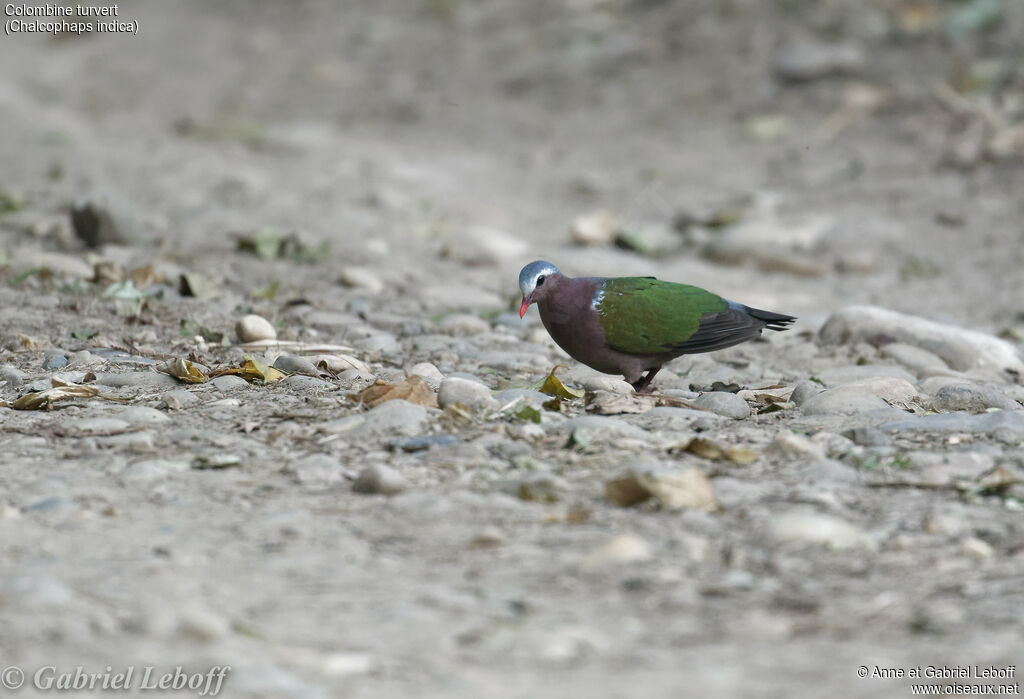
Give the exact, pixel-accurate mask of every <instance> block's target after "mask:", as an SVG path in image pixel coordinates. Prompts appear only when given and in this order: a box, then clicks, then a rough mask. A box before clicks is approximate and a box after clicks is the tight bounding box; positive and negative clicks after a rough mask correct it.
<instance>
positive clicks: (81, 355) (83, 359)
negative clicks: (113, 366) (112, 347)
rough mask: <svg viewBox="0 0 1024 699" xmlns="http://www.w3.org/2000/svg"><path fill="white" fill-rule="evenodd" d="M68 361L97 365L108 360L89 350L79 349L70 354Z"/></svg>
mask: <svg viewBox="0 0 1024 699" xmlns="http://www.w3.org/2000/svg"><path fill="white" fill-rule="evenodd" d="M68 361H69V362H70V363H71V364H73V365H75V366H96V365H97V364H103V363H104V362H105V361H106V360H105V359H103V357H99V356H97V355H95V354H93V353H92V352H90V351H89V350H79V351H78V352H72V353H71V354H69V355H68Z"/></svg>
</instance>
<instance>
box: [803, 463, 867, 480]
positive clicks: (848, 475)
mask: <svg viewBox="0 0 1024 699" xmlns="http://www.w3.org/2000/svg"><path fill="white" fill-rule="evenodd" d="M801 475H802V482H805V483H824V484H828V483H850V482H853V481H856V480H857V471H856V470H854V469H853V468H852V467H851V466H848V465H847V464H845V463H843V462H842V461H836V460H835V459H818V460H816V461H812V462H811V463H810V464H808V465H807V467H806V468H805V469H804V470H803V472H802V474H801Z"/></svg>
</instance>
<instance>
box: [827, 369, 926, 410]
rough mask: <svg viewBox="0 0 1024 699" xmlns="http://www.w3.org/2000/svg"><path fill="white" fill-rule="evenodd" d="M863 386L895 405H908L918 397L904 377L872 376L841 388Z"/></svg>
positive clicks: (912, 386)
mask: <svg viewBox="0 0 1024 699" xmlns="http://www.w3.org/2000/svg"><path fill="white" fill-rule="evenodd" d="M846 387H851V388H863V389H864V390H866V391H868V392H869V393H871V394H873V395H876V396H878V397H879V398H881V399H882V400H884V401H885V402H886V403H888V404H890V405H894V406H896V407H900V408H903V407H908V406H909V405H910V404H911V403H912V402H913V401H914V400H915V399H917V398H918V397H919V394H918V392H917V389H916V388H915V387H914V385H913V384H912V383H910V382H909V381H907V380H906V379H901V378H898V377H895V376H873V377H871V378H867V379H860V380H858V381H853V382H850V383H848V384H846V385H845V386H844V387H843V388H846Z"/></svg>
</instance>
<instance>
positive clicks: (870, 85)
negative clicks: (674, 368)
mask: <svg viewBox="0 0 1024 699" xmlns="http://www.w3.org/2000/svg"><path fill="white" fill-rule="evenodd" d="M120 13H121V17H120V19H122V20H125V21H131V20H136V21H137V22H138V26H139V32H138V35H137V36H136V35H131V34H98V33H94V34H92V35H86V36H84V37H81V38H78V37H73V36H71V35H62V36H58V37H52V36H45V35H43V36H41V35H31V34H26V33H22V34H19V35H16V36H6V37H4V38H3V40H2V41H0V62H2V65H3V71H2V75H0V119H2V120H3V121H2V123H3V133H4V138H3V139H2V140H0V161H2V162H3V164H4V166H3V170H2V171H0V192H2V197H3V211H4V214H3V216H2V217H0V232H2V235H3V239H2V243H3V245H4V246H5V250H6V253H7V255H6V256H7V257H8V258H9V260H8V261H9V262H11V263H12V264H13V266H14V268H15V271H17V270H18V269H21V271H24V269H25V268H27V266H29V265H33V264H35V263H36V262H38V260H34V259H33V258H32V254H35V253H31V254H30V252H28V251H29V250H36V249H43V250H50V251H53V250H63V251H75V250H81V249H82V248H83V247H87V245H85V241H83V240H82V237H81V235H78V236H76V234H75V231H74V230H71V231H70V232H69V231H68V230H66V226H67V223H66V218H67V217H66V212H67V210H68V209H69V207H71V206H72V205H75V204H76V203H77V204H78V205H82V204H84V203H89V202H93V203H95V205H96V206H97V207H99V208H101V209H105V210H109V211H110V212H112V216H114V217H115V218H117V219H118V221H119V222H120V224H119V225H117V226H116V229H117V230H116V232H111V233H110V234H109V235H110V236H112V237H113V238H115V240H114V241H113V242H116V243H126V244H128V245H137V244H140V243H141V244H144V245H146V246H149V247H150V249H151V250H152V248H153V247H155V248H157V249H159V250H161V251H164V252H167V251H170V252H171V253H172V254H173V255H177V256H179V257H183V258H186V259H190V260H195V261H200V262H201V261H202V260H206V261H208V262H209V263H211V264H223V263H226V259H227V258H223V259H220V260H218V258H217V257H216V253H217V252H225V253H226V252H231V251H233V250H235V246H236V243H237V235H233V234H238V233H239V232H241V233H246V232H249V233H252V232H254V231H255V232H259V231H267V230H271V231H276V232H278V233H279V234H280V235H282V236H285V235H289V234H292V233H295V234H296V235H298V236H300V237H301V239H302V241H303V244H306V245H308V246H311V247H313V248H316V246H318V245H322V244H323V243H327V245H328V247H327V248H320V249H321V251H322V252H323V255H321V256H320V258H321V260H322V261H324V262H334V263H340V262H342V261H346V262H348V263H356V264H360V265H366V266H369V267H373V268H376V271H377V273H378V274H379V276H380V277H381V279H382V280H383V281H384V283H385V284H387V285H389V286H394V285H401V287H402V288H414V287H415V286H416V285H417V284H423V283H427V282H429V281H430V280H431V279H435V280H436V279H437V278H438V275H445V274H461V275H463V276H464V277H466V278H469V279H473V278H475V279H478V280H480V281H481V283H485V284H487V285H488V286H489V287H490V288H492V289H493V290H494V291H496V292H500V293H501V294H502V295H503V296H505V295H512V294H513V292H514V287H515V279H514V277H515V272H516V271H517V270H518V269H519V267H520V266H522V264H523V263H524V262H526V261H529V260H530V259H534V258H537V257H542V256H543V257H549V258H551V259H552V261H554V262H556V263H557V264H560V265H561V266H562V267H564V268H565V269H566V270H567V271H569V272H571V273H573V272H576V273H609V274H614V273H632V272H637V273H639V272H644V273H657V274H659V275H661V276H666V277H671V278H675V279H677V280H679V281H693V282H695V283H699V284H705V285H708V286H710V287H711V288H713V289H717V290H720V291H722V292H723V293H729V294H732V295H733V296H738V297H740V298H748V299H749V302H750V303H755V302H757V303H762V304H763V303H777V302H785V303H786V304H787V307H788V308H789V309H790V311H796V312H800V313H803V314H804V315H805V316H806V314H808V313H811V314H812V315H813V314H817V315H820V316H823V315H824V313H826V312H827V311H828V309H829V307H831V306H833V305H835V304H838V303H849V302H855V301H868V302H873V303H879V304H881V305H886V306H890V307H894V308H898V309H902V310H910V311H926V313H925V314H926V315H930V316H932V317H937V318H939V319H946V320H954V321H957V322H966V321H968V320H969V321H970V324H972V325H973V324H977V325H981V326H984V327H986V328H988V329H999V328H998V327H997V326H1007V325H1012V324H1013V323H1015V322H1017V320H1016V314H1017V313H1019V312H1020V302H1019V293H1018V288H1019V286H1020V281H1021V267H1022V262H1024V246H1021V242H1022V236H1024V231H1022V227H1021V224H1020V219H1021V215H1022V214H1024V198H1022V197H1021V196H1020V193H1021V192H1022V191H1024V189H1022V172H1024V64H1022V54H1024V5H1022V3H1019V2H1010V1H1005V0H865V1H861V0H819V1H817V2H802V1H800V0H771V1H762V0H685V1H676V2H672V1H670V0H573V1H572V2H564V3H548V2H530V1H527V2H516V3H506V2H465V1H460V0H423V1H416V2H357V1H354V2H346V3H342V4H336V3H331V2H316V1H313V0H309V1H298V0H296V1H291V2H280V3H251V2H220V3H216V4H209V3H200V2H180V3H160V2H138V3H131V4H126V5H123V6H121V8H120ZM374 241H376V242H374ZM106 242H111V241H106ZM211 254H213V255H214V256H213V257H210V255H211ZM423 255H426V256H427V257H426V258H424V257H423ZM424 259H426V260H429V261H430V263H431V264H427V265H424V264H422V262H423V260H424ZM12 260H13V261H12ZM403 260H406V261H409V262H410V264H411V265H412V266H411V267H410V266H409V265H406V264H404V263H403ZM495 267H497V268H499V269H500V270H501V274H502V275H503V276H502V277H498V276H496V275H495V274H494V268H495ZM481 268H483V269H481ZM222 274H223V271H222ZM321 274H322V275H325V276H329V275H330V272H329V271H328V270H327V269H324V268H323V267H318V268H316V274H315V275H314V276H316V277H319V276H320V275H321ZM499 278H500V279H501V284H498V283H496V282H497V281H498V279H499ZM260 281H261V282H262V281H265V280H260ZM994 281H997V282H998V283H993V282H994ZM748 289H749V291H748ZM751 295H752V296H753V298H750V296H751Z"/></svg>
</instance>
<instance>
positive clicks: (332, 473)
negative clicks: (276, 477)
mask: <svg viewBox="0 0 1024 699" xmlns="http://www.w3.org/2000/svg"><path fill="white" fill-rule="evenodd" d="M284 471H285V473H288V474H290V475H291V476H292V477H293V478H294V479H295V482H296V483H299V484H300V485H318V486H330V485H336V484H338V483H341V482H343V481H344V480H345V468H344V467H343V466H342V464H341V463H340V462H339V461H338V459H337V458H335V457H333V456H329V455H327V454H310V455H309V456H304V457H302V458H300V459H297V460H295V461H292V462H291V463H290V464H288V465H287V466H286V467H285V468H284Z"/></svg>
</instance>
